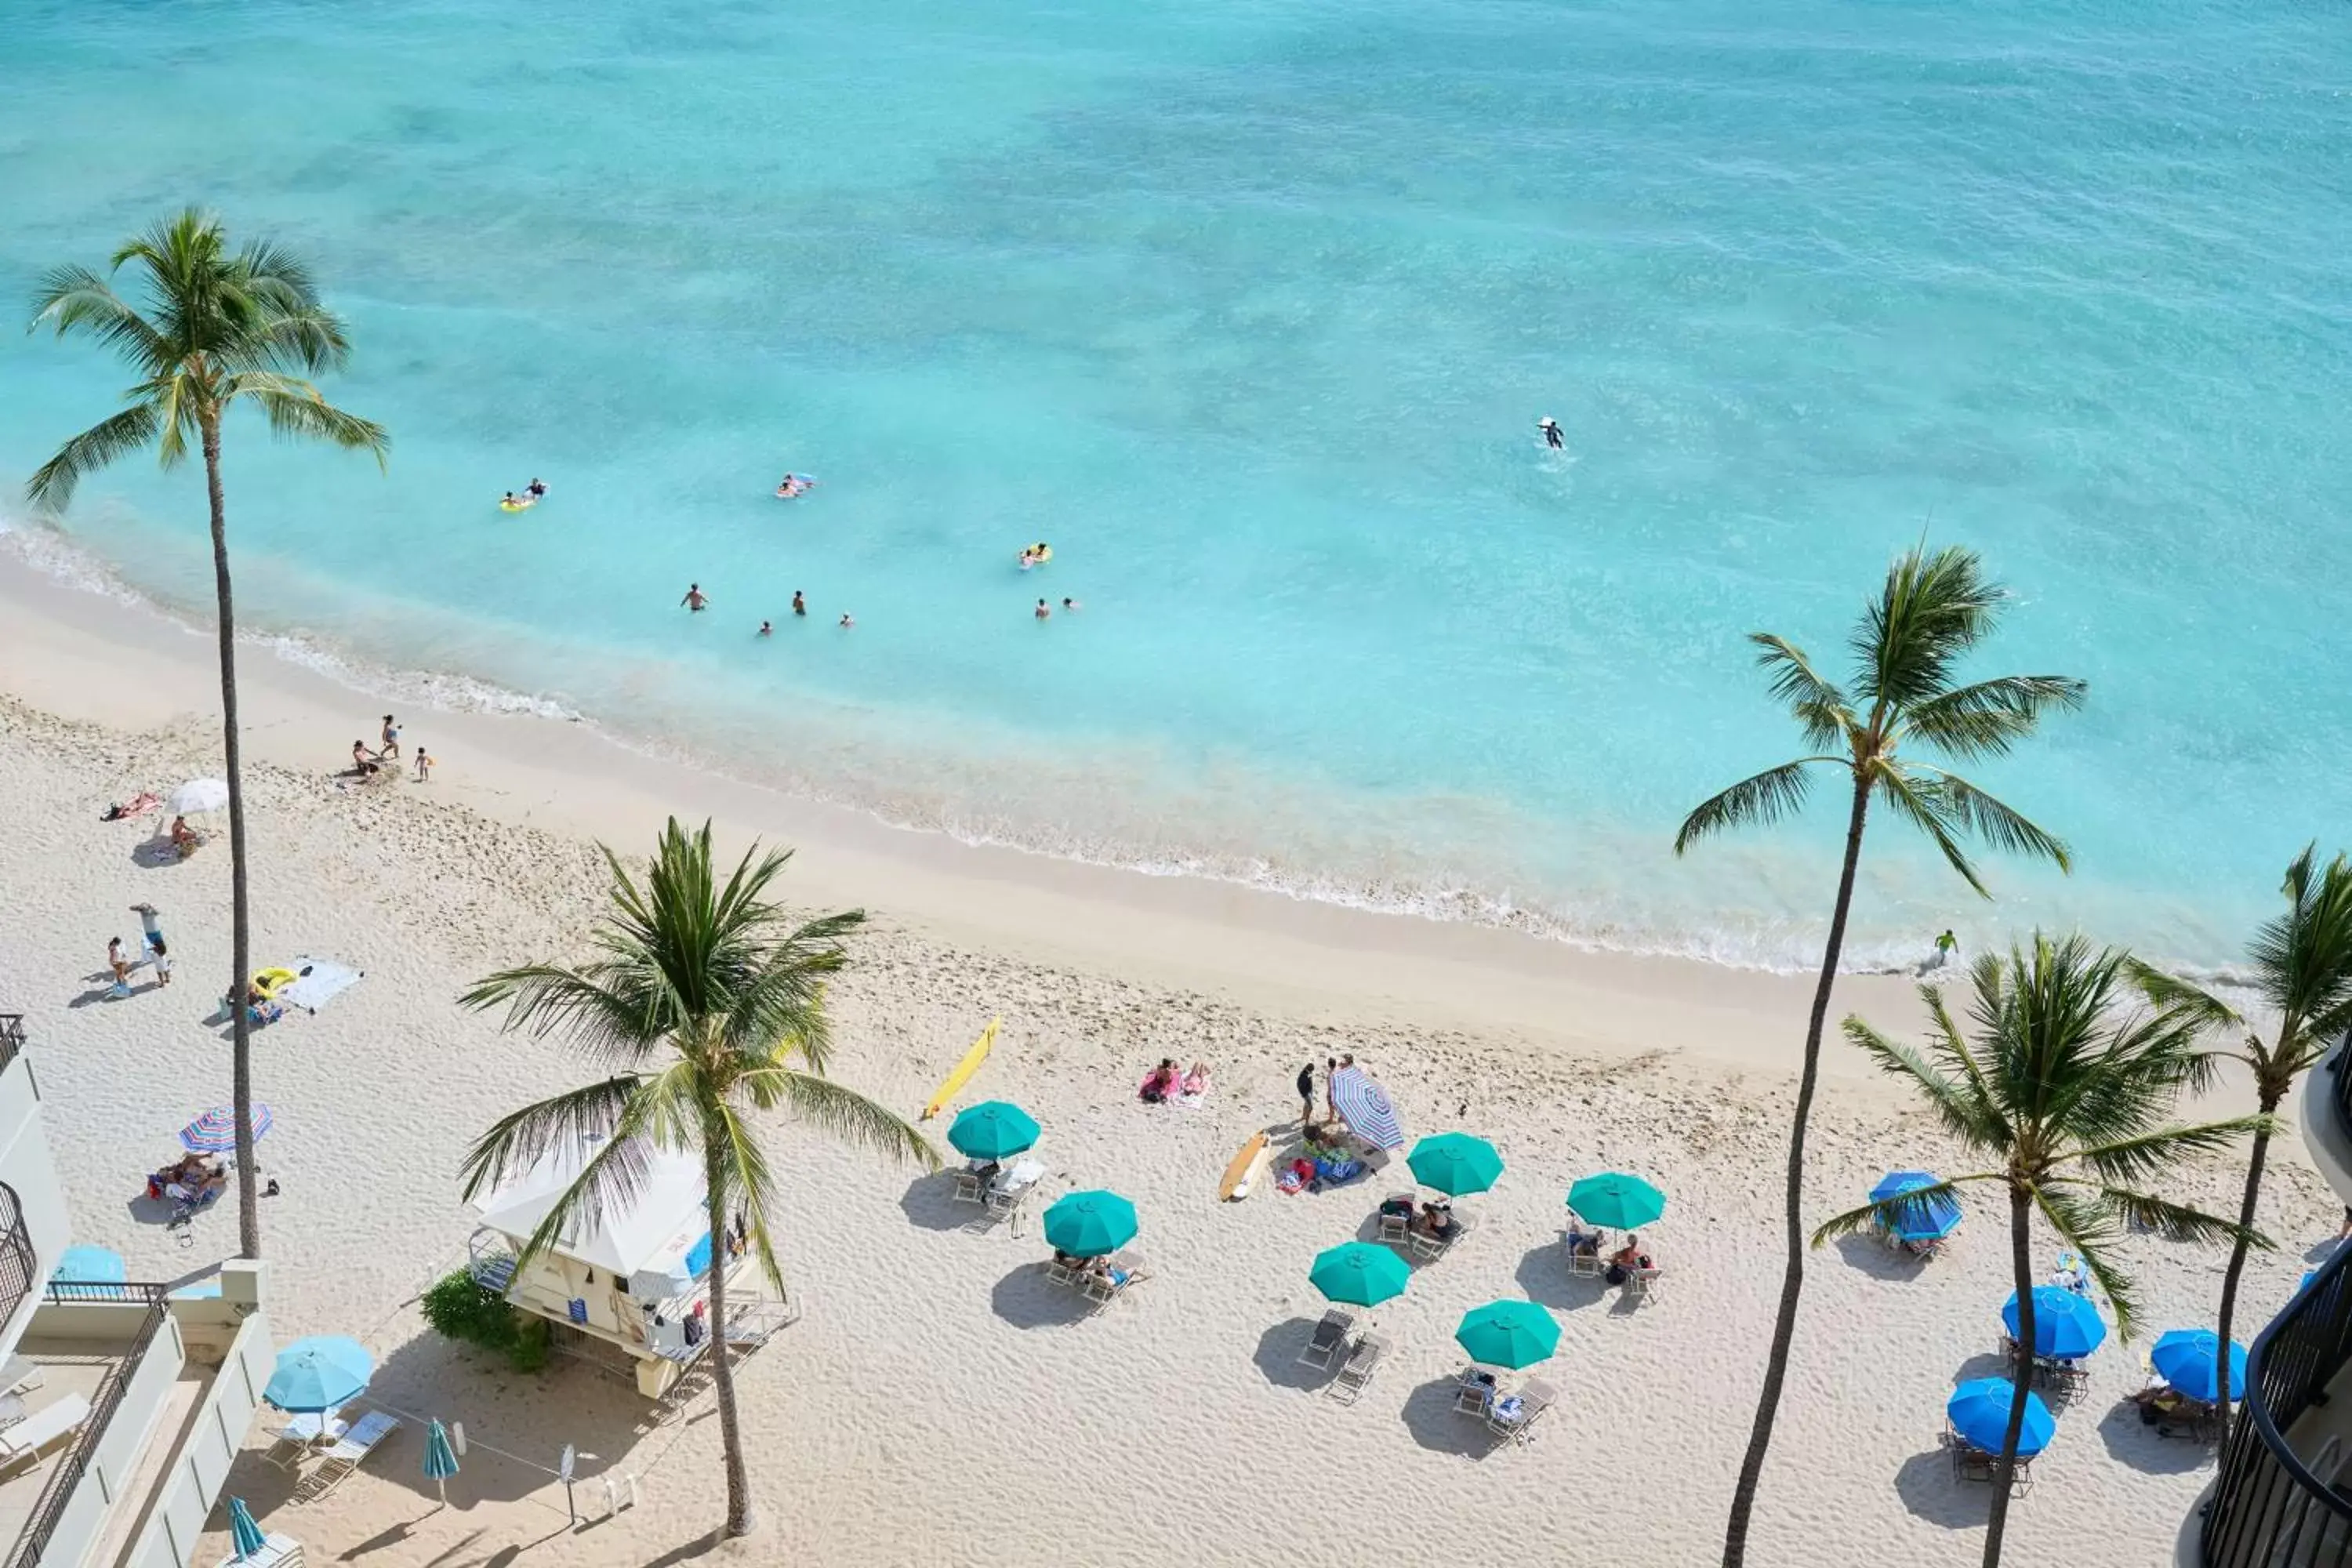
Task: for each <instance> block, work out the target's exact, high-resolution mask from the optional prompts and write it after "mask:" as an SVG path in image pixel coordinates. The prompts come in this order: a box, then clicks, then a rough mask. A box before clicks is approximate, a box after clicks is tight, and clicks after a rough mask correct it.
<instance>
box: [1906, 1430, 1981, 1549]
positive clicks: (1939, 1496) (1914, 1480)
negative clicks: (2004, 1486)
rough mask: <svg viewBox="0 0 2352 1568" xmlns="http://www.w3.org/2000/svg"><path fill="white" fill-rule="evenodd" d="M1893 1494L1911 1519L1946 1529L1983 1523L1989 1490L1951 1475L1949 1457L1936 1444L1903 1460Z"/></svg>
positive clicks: (1950, 1459)
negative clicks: (1908, 1512) (1899, 1500)
mask: <svg viewBox="0 0 2352 1568" xmlns="http://www.w3.org/2000/svg"><path fill="white" fill-rule="evenodd" d="M1895 1496H1897V1497H1899V1498H1901V1499H1902V1500H1903V1506H1904V1507H1905V1508H1906V1509H1908V1510H1910V1511H1911V1517H1912V1518H1914V1519H1921V1520H1925V1521H1927V1522H1928V1523H1929V1524H1936V1525H1941V1526H1942V1527H1943V1528H1944V1529H1946V1530H1969V1529H1973V1528H1975V1527H1976V1526H1978V1525H1980V1524H1982V1523H1984V1521H1985V1512H1986V1508H1987V1505H1988V1503H1989V1501H1990V1497H1991V1492H1990V1488H1987V1487H1984V1486H1982V1485H1980V1484H1971V1483H1969V1482H1966V1481H1963V1480H1961V1479H1959V1478H1958V1476H1956V1475H1954V1474H1953V1473H1952V1457H1951V1455H1950V1454H1949V1453H1948V1452H1947V1451H1946V1450H1945V1449H1944V1448H1943V1447H1940V1446H1939V1447H1935V1448H1931V1449H1929V1450H1928V1451H1927V1453H1924V1454H1914V1455H1912V1456H1911V1457H1910V1458H1907V1459H1906V1460H1904V1461H1903V1468H1901V1469H1898V1470H1896V1471H1895Z"/></svg>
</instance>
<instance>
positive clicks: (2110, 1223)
mask: <svg viewBox="0 0 2352 1568" xmlns="http://www.w3.org/2000/svg"><path fill="white" fill-rule="evenodd" d="M2032 1194H2033V1206H2034V1207H2035V1208H2037V1209H2039V1210H2041V1211H2042V1218H2043V1219H2045V1220H2047V1221H2049V1222H2050V1228H2051V1229H2053V1230H2054V1231H2056V1232H2057V1233H2058V1239H2059V1240H2061V1241H2063V1242H2064V1243H2065V1244H2066V1245H2067V1246H2068V1247H2071V1248H2073V1249H2074V1253H2075V1255H2076V1256H2078V1257H2080V1258H2082V1259H2083V1262H2084V1264H2085V1265H2086V1266H2087V1267H2088V1268H2090V1270H2091V1278H2092V1279H2095V1280H2097V1281H2098V1282H2099V1290H2100V1292H2101V1293H2102V1294H2103V1295H2105V1297H2106V1299H2107V1305H2108V1306H2109V1307H2110V1308H2112V1309H2113V1310H2114V1311H2115V1314H2116V1332H2117V1333H2118V1334H2120V1335H2122V1336H2123V1337H2124V1338H2125V1339H2126V1340H2128V1339H2130V1338H2131V1337H2132V1335H2133V1331H2135V1330H2136V1329H2137V1326H2138V1321H2139V1292H2138V1289H2137V1286H2136V1285H2135V1284H2134V1283H2133V1280H2132V1278H2131V1276H2130V1275H2128V1274H2126V1273H2125V1272H2124V1271H2123V1270H2122V1269H2120V1268H2116V1264H2115V1260H2114V1259H2113V1258H2109V1257H2108V1256H2107V1248H2108V1247H2112V1246H2114V1245H2115V1243H2116V1241H2117V1240H2118V1239H2119V1238H2120V1237H2121V1236H2122V1234H2123V1227H2122V1226H2120V1225H2118V1224H2116V1217H2115V1215H2114V1214H2113V1213H2112V1212H2110V1211H2109V1210H2107V1209H2105V1208H2103V1207H2101V1206H2100V1205H2099V1204H2098V1203H2097V1202H2096V1201H2095V1199H2086V1198H2084V1196H2082V1195H2080V1194H2076V1193H2074V1192H2073V1191H2070V1190H2068V1189H2066V1188H2065V1187H2064V1186H2063V1184H2062V1185H2056V1186H2053V1185H2049V1184H2038V1185H2036V1186H2035V1187H2034V1188H2033V1189H2032Z"/></svg>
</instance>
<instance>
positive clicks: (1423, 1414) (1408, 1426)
mask: <svg viewBox="0 0 2352 1568" xmlns="http://www.w3.org/2000/svg"><path fill="white" fill-rule="evenodd" d="M1455 1386H1456V1384H1455V1383H1454V1379H1453V1378H1450V1377H1441V1378H1435V1379H1433V1380H1432V1381H1430V1382H1428V1383H1424V1384H1421V1385H1420V1386H1419V1387H1417V1388H1415V1389H1414V1390H1413V1391H1412V1393H1411V1394H1407V1395H1406V1396H1405V1402H1404V1427H1405V1430H1406V1431H1408V1432H1410V1433H1412V1440H1413V1441H1414V1442H1416V1443H1418V1444H1420V1445H1421V1446H1422V1447H1424V1448H1426V1449H1428V1450H1429V1451H1430V1452H1431V1453H1433V1454H1456V1455H1459V1456H1460V1457H1462V1458H1465V1459H1483V1458H1486V1456H1487V1455H1488V1454H1490V1453H1492V1452H1493V1451H1494V1447H1495V1446H1494V1445H1493V1444H1492V1443H1490V1442H1488V1441H1487V1434H1486V1423H1485V1422H1484V1421H1481V1420H1479V1419H1478V1418H1477V1417H1475V1416H1474V1415H1465V1414H1464V1413H1463V1412H1461V1411H1458V1410H1456V1409H1454V1388H1455Z"/></svg>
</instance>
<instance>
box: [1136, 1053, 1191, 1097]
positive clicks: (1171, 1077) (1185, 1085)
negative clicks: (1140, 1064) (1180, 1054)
mask: <svg viewBox="0 0 2352 1568" xmlns="http://www.w3.org/2000/svg"><path fill="white" fill-rule="evenodd" d="M1208 1092H1209V1064H1208V1063H1206V1062H1202V1061H1196V1062H1194V1063H1193V1064H1192V1071H1190V1072H1188V1073H1183V1074H1181V1075H1180V1074H1179V1073H1178V1072H1177V1070H1176V1060H1175V1058H1173V1057H1162V1058H1160V1065H1159V1066H1158V1067H1156V1068H1152V1069H1151V1070H1150V1072H1148V1073H1146V1074H1144V1075H1143V1087H1142V1088H1141V1089H1138V1090H1136V1098H1137V1099H1139V1100H1142V1101H1143V1102H1144V1103H1145V1104H1146V1105H1165V1104H1167V1103H1168V1102H1169V1101H1170V1100H1174V1101H1176V1102H1177V1103H1178V1104H1179V1105H1190V1104H1192V1102H1194V1101H1195V1100H1199V1099H1200V1098H1201V1097H1202V1095H1204V1094H1206V1093H1208Z"/></svg>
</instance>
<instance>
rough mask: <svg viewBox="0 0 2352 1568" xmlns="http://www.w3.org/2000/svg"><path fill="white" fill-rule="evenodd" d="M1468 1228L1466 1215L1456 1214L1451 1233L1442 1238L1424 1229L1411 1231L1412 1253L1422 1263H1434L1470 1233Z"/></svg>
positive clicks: (1468, 1222) (1469, 1227)
mask: <svg viewBox="0 0 2352 1568" xmlns="http://www.w3.org/2000/svg"><path fill="white" fill-rule="evenodd" d="M1470 1229H1471V1226H1470V1221H1469V1219H1468V1217H1467V1216H1465V1215H1458V1214H1457V1215H1454V1231H1453V1234H1452V1235H1450V1236H1447V1237H1444V1238H1442V1239H1441V1238H1439V1237H1434V1236H1432V1235H1430V1234H1429V1233H1428V1232H1427V1231H1425V1230H1416V1231H1414V1232H1413V1233H1412V1255H1413V1257H1415V1258H1419V1259H1420V1260H1421V1261H1422V1262H1423V1263H1434V1262H1436V1261H1437V1260H1438V1259H1439V1258H1443V1257H1444V1256H1445V1255H1446V1254H1447V1253H1449V1252H1451V1251H1453V1250H1454V1247H1455V1245H1456V1244H1457V1243H1459V1242H1460V1241H1461V1240H1462V1239H1463V1238H1464V1237H1466V1236H1468V1235H1469V1234H1470Z"/></svg>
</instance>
